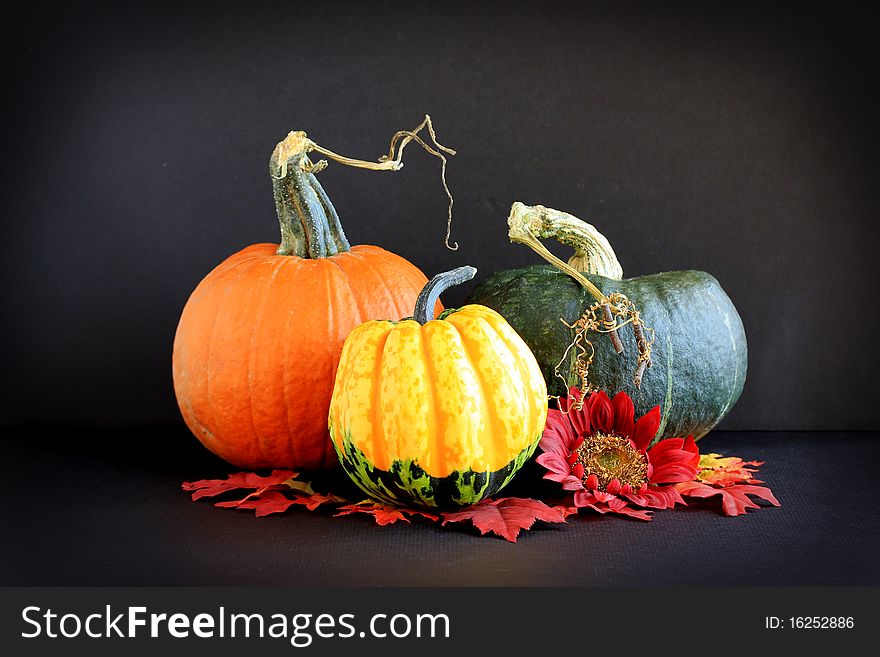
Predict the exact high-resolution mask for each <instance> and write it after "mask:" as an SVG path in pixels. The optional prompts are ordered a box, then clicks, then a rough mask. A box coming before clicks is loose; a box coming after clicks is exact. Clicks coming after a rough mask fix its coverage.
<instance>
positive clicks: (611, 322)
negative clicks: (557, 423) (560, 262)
mask: <svg viewBox="0 0 880 657" xmlns="http://www.w3.org/2000/svg"><path fill="white" fill-rule="evenodd" d="M559 321H561V322H562V323H563V324H565V325H566V326H567V327H568V328H569V329H571V330H572V331H573V336H572V341H571V343H569V345H568V347H567V348H566V350H565V352H564V353H563V354H562V358H561V359H560V361H559V363H557V364H556V367H555V368H554V373H555V375H556V377H557V378H559V379H560V380H561V381H562V382H563V383H564V384H565V385H568V379H567V378H566V377H565V376H563V374H562V373H561V371H562V369H563V367H564V365H565V363H566V362H567V361H568V360H569V358H571V354H572V352H574V362H573V365H572V368H571V369H572V370H574V374H575V375H576V376H577V378H578V381H579V384H578V390H579V391H580V398H579V399H578V400H577V401H576V402H575V404H574V407H575V408H576V409H578V410H580V408H581V407H582V405H583V402H584V399H585V398H586V396H587V395H588V394H589V393H591V392H594V391H595V386H593V385H592V384H590V383H589V380H588V377H589V374H590V366H591V365H592V364H593V359H594V358H595V356H596V349H595V347H594V346H593V343H592V342H590V339H589V337H588V335H589V333H590V332H596V333H607V334H608V335H609V336H610V337H611V338H612V342H613V343H614V346H615V350H616V351H617V353H621V352H622V351H623V344H622V343H621V342H620V337H619V335H618V331H620V329H622V328H623V327H624V326H626V325H627V324H632V327H633V334H634V335H635V337H636V346H637V348H638V350H639V358H638V365H637V366H636V371H635V373H634V374H633V384H635V386H636V388H640V387H641V385H642V376H643V375H644V373H645V369H646V368H648V367H651V366H652V365H653V362H652V361H651V347H652V346H653V344H654V329H652V328H651V327H649V326H646V325H645V323H644V321H643V320H642V317H641V314H640V312H639V310H638V309H637V308H636V306H635V304H633V302H632V301H630V300H629V299H628V298H627V297H626V295H624V294H622V293H620V292H612V293H611V294H609V295H608V296H607V298H606V300H605V301H596V302H595V303H593V304H592V305H591V306H590V307H589V308H587V309H586V311H584V314H583V315H581V316H580V317H579V318H578V319H577V320H576V321H575V322H574V323H573V324H569V323H568V322H566V321H565V320H564V319H563V318H561V317H560V319H559ZM646 334H647V335H648V336H650V339H649V338H647V337H646ZM615 338H616V342H615ZM617 345H620V348H619V349H618V348H617Z"/></svg>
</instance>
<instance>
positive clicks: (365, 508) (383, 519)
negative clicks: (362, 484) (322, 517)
mask: <svg viewBox="0 0 880 657" xmlns="http://www.w3.org/2000/svg"><path fill="white" fill-rule="evenodd" d="M352 513H366V514H369V515H372V516H373V518H374V519H375V521H376V524H378V525H383V526H384V525H393V524H394V523H395V522H398V521H401V520H402V521H403V522H409V518H407V516H422V517H424V518H427V519H428V520H431V521H433V522H436V521H437V520H440V518H439V517H438V516H435V515H432V514H430V513H428V512H427V511H421V510H419V509H410V508H406V507H398V506H390V505H388V504H382V503H381V502H374V501H373V500H362V501H360V502H356V503H355V504H347V505H345V506H341V507H339V512H338V513H335V514H333V515H334V516H347V515H350V514H352Z"/></svg>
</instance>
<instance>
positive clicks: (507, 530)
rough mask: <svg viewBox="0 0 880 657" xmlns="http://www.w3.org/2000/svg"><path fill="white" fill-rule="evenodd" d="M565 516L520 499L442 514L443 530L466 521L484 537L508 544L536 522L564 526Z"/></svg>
mask: <svg viewBox="0 0 880 657" xmlns="http://www.w3.org/2000/svg"><path fill="white" fill-rule="evenodd" d="M566 515H567V513H566V512H565V511H564V510H563V508H560V507H555V508H554V507H550V506H547V505H546V504H544V503H543V502H540V501H538V500H532V499H527V498H521V497H502V498H500V499H488V500H483V501H482V502H480V503H478V504H475V505H473V506H470V507H467V508H466V509H463V510H461V511H454V512H450V513H444V514H443V523H442V524H443V526H445V525H447V524H448V523H451V522H464V521H467V520H470V521H471V522H472V523H473V525H474V527H476V528H477V529H479V530H480V533H481V534H483V535H485V534H486V533H488V532H492V533H493V534H496V535H498V536H501V537H502V538H505V539H507V540H508V541H510V542H512V543H516V537H517V536H518V535H519V532H520V530H521V529H530V528H531V527H532V525H533V524H535V521H536V520H542V521H544V522H565V516H566Z"/></svg>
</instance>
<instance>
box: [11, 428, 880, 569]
mask: <svg viewBox="0 0 880 657" xmlns="http://www.w3.org/2000/svg"><path fill="white" fill-rule="evenodd" d="M0 434H2V449H3V453H4V454H5V459H4V460H5V465H6V468H5V471H6V478H7V483H6V485H5V487H4V488H5V491H6V499H5V504H4V507H5V508H6V509H7V510H6V512H5V513H6V514H7V519H9V518H11V523H10V522H7V523H4V524H5V525H6V529H7V530H9V529H11V531H10V532H9V533H7V534H6V536H7V538H6V539H4V541H3V550H4V553H5V554H4V559H3V560H2V562H0V573H2V575H0V584H2V585H261V586H266V585H270V586H410V585H413V586H642V585H649V586H654V585H662V586H671V585H672V586H674V585H687V586H691V585H699V586H722V585H733V586H740V585H748V586H771V585H772V586H777V585H778V586H791V585H797V586H800V585H817V586H854V585H855V586H858V585H871V586H876V585H880V523H878V521H880V508H878V505H880V501H878V497H877V494H876V488H875V486H874V479H873V477H874V474H875V470H876V468H877V465H878V447H880V434H878V433H828V432H824V433H805V432H723V431H718V432H715V433H713V434H710V435H709V436H707V437H706V438H705V439H704V440H702V441H700V447H701V451H703V452H708V451H716V452H722V453H724V454H726V455H736V456H741V457H742V458H744V459H749V460H763V461H766V464H765V465H764V466H763V468H762V469H761V478H762V479H764V480H765V481H766V482H767V484H768V485H769V486H770V487H771V488H772V489H773V491H774V493H775V494H776V496H777V497H778V499H779V500H780V502H781V503H782V507H781V508H770V507H768V508H762V509H759V510H755V511H751V512H749V513H748V514H747V515H745V516H740V517H737V518H726V517H724V516H722V515H720V514H719V513H718V512H716V511H714V510H709V509H707V508H699V509H697V508H687V509H683V510H673V511H661V512H658V513H657V514H656V516H655V519H654V520H653V521H652V522H649V523H646V522H640V521H636V520H629V519H624V518H618V517H600V516H597V515H581V516H578V517H574V518H571V519H570V521H569V523H568V524H566V525H541V526H538V527H536V528H535V529H533V530H532V531H529V532H524V533H522V534H521V535H520V538H519V542H518V543H517V544H512V543H508V542H506V541H504V540H501V539H497V538H490V537H480V536H479V534H478V533H477V532H476V530H474V529H473V528H471V527H470V526H464V525H462V526H453V527H446V528H441V527H439V526H437V525H432V524H429V523H427V522H421V521H419V520H415V521H414V522H413V524H404V523H397V524H395V525H390V526H386V527H379V526H377V525H375V523H374V522H373V520H372V519H371V518H370V517H368V516H360V515H357V516H346V517H340V518H334V517H332V514H331V513H330V512H329V511H328V512H323V513H321V512H316V513H310V512H308V511H306V510H304V509H299V508H294V509H292V510H291V511H289V512H288V513H286V514H284V515H278V516H269V517H266V518H259V519H258V518H255V517H254V516H253V514H252V513H251V512H245V511H236V510H227V509H219V508H215V507H214V506H212V505H211V504H210V503H209V502H206V501H202V502H198V503H194V502H192V501H190V499H189V496H188V494H186V493H184V492H183V491H182V490H181V488H180V484H181V482H183V481H186V480H195V479H204V478H214V477H223V476H225V475H226V474H228V473H230V472H234V471H235V468H233V467H231V466H229V465H227V464H225V463H223V462H222V461H220V460H219V459H217V458H216V457H214V456H213V455H211V454H209V453H208V452H207V451H205V450H204V449H203V448H202V447H201V446H200V445H199V444H198V443H197V442H196V441H195V439H194V438H192V437H191V436H190V435H189V434H188V433H187V431H186V430H185V429H184V428H182V427H171V428H158V429H137V430H123V429H114V430H109V429H101V430H94V431H84V430H82V429H78V430H70V429H53V430H35V429H27V430H15V429H4V430H2V432H0ZM533 474H534V473H531V474H530V473H528V472H526V473H525V474H524V475H523V477H522V483H521V482H519V481H514V482H513V484H511V486H513V487H514V488H513V490H511V491H510V492H511V493H518V494H528V493H529V490H528V487H529V486H531V485H532V481H531V480H530V479H529V477H530V476H531V475H533ZM10 478H11V481H9V479H10ZM517 479H518V480H519V479H520V477H518V478H517ZM517 485H519V488H517Z"/></svg>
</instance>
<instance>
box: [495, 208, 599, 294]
mask: <svg viewBox="0 0 880 657" xmlns="http://www.w3.org/2000/svg"><path fill="white" fill-rule="evenodd" d="M539 207H540V206H539ZM531 209H532V208H529V206H527V205H523V204H522V203H520V202H519V201H517V202H516V203H514V204H513V207H512V208H511V210H510V216H509V217H508V218H507V225H508V226H509V227H510V230H509V231H508V236H509V237H510V241H511V242H518V243H520V244H525V245H526V246H527V247H529V248H530V249H531V250H532V251H534V252H535V253H537V254H538V255H539V256H541V257H542V258H544V260H546V261H547V262H549V263H550V264H551V265H553V266H554V267H556V268H558V269H560V270H562V271H563V272H565V273H566V274H568V275H569V276H571V277H572V278H573V279H574V280H576V281H577V282H578V283H580V284H581V286H582V287H583V288H584V289H585V290H586V291H587V292H589V293H590V294H591V295H592V296H593V297H594V298H595V299H596V301H600V302H602V303H608V297H606V296H605V295H604V294H603V293H602V290H600V289H599V288H598V287H596V286H595V285H594V284H593V283H592V282H591V281H590V280H589V279H588V278H587V277H586V276H584V275H583V274H581V273H580V272H579V271H578V270H577V269H575V268H574V267H572V266H571V265H569V264H568V263H566V262H563V261H562V260H560V259H559V258H557V257H556V256H555V255H553V254H552V253H550V251H548V250H547V247H546V246H544V245H543V244H541V242H540V241H539V240H538V238H537V237H535V235H534V234H533V232H532V231H533V229H534V226H533V224H534V222H535V220H536V218H535V217H534V216H532V215H531V213H530V212H528V211H530V210H531Z"/></svg>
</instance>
